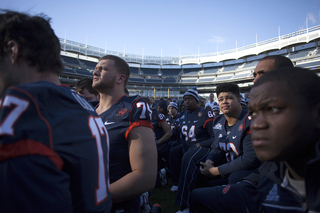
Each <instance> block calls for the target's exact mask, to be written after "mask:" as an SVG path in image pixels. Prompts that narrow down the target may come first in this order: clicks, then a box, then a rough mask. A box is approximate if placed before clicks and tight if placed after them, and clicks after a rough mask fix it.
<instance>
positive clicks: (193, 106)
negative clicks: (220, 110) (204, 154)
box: [169, 87, 214, 191]
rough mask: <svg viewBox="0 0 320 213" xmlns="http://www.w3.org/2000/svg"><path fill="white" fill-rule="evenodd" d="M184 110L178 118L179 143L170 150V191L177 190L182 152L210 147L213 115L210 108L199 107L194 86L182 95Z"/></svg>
mask: <svg viewBox="0 0 320 213" xmlns="http://www.w3.org/2000/svg"><path fill="white" fill-rule="evenodd" d="M183 100H184V105H185V107H186V109H187V110H186V111H184V112H183V113H182V114H181V117H180V118H179V129H180V131H181V132H180V135H181V138H180V141H181V145H178V146H176V147H173V148H172V149H171V150H170V158H169V164H170V174H171V178H172V183H173V186H172V188H171V191H176V190H177V188H178V187H177V185H178V181H179V176H180V169H181V161H182V157H183V155H184V153H186V152H187V151H188V150H191V149H194V148H196V147H199V146H204V147H210V145H211V143H212V136H213V129H212V123H213V120H214V115H213V112H212V111H211V110H205V109H203V108H200V107H199V105H198V103H199V96H198V91H197V88H196V87H193V88H191V89H189V90H188V91H186V92H185V93H184V95H183Z"/></svg>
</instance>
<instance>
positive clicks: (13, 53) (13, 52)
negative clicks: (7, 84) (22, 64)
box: [7, 40, 19, 64]
mask: <svg viewBox="0 0 320 213" xmlns="http://www.w3.org/2000/svg"><path fill="white" fill-rule="evenodd" d="M7 46H8V50H9V54H10V61H11V63H12V64H14V63H16V62H17V61H18V58H19V46H18V44H17V42H15V41H13V40H10V41H8V43H7Z"/></svg>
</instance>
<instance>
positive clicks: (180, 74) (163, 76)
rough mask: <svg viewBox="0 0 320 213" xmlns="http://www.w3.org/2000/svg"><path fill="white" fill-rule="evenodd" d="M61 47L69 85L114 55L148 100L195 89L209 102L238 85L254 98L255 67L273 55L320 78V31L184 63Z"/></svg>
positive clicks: (133, 89) (135, 90) (133, 88)
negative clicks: (222, 87)
mask: <svg viewBox="0 0 320 213" xmlns="http://www.w3.org/2000/svg"><path fill="white" fill-rule="evenodd" d="M60 44H61V58H62V61H63V63H64V65H65V69H64V71H63V73H62V75H61V76H60V79H61V81H62V82H63V83H65V84H69V85H71V86H74V85H75V83H76V82H77V81H78V80H79V79H81V78H84V77H87V76H93V75H92V72H93V70H94V67H95V65H96V64H97V62H98V59H99V58H100V57H102V56H104V55H107V54H112V55H116V56H119V57H121V58H123V59H124V60H125V61H126V62H127V63H128V64H129V66H130V72H131V75H130V78H129V82H128V85H127V88H128V90H129V92H130V95H135V94H139V95H141V96H144V97H146V96H149V97H150V96H153V97H155V98H160V97H164V98H166V97H176V98H181V97H182V95H183V93H184V92H185V91H186V90H187V89H188V88H190V87H191V86H196V87H197V88H198V91H199V93H200V94H202V95H204V96H207V95H208V93H210V92H215V88H216V86H217V85H218V84H221V83H224V82H235V83H237V84H238V85H239V86H240V88H241V92H242V93H244V92H248V91H249V90H250V88H251V86H252V80H253V75H252V74H253V70H254V68H255V66H256V65H257V63H258V61H259V60H260V59H261V58H263V57H265V56H267V55H284V56H286V57H288V58H290V59H291V60H292V61H293V63H294V65H295V66H298V67H303V68H308V69H312V70H314V71H315V72H316V73H318V75H320V50H319V45H320V25H318V26H314V27H311V28H308V29H303V30H300V31H297V32H293V33H290V34H286V35H282V36H279V37H276V38H272V39H269V40H266V41H262V42H257V43H254V44H251V45H247V46H244V47H239V48H236V49H232V50H227V51H221V52H213V53H208V54H198V55H188V56H179V57H175V56H172V57H171V56H165V57H159V56H148V55H137V54H126V53H124V52H116V51H111V50H106V49H102V48H98V47H93V46H90V45H86V44H82V43H78V42H74V41H70V40H66V39H62V38H60Z"/></svg>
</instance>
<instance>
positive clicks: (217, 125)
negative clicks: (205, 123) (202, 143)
mask: <svg viewBox="0 0 320 213" xmlns="http://www.w3.org/2000/svg"><path fill="white" fill-rule="evenodd" d="M225 121H226V117H225V116H224V114H219V115H217V117H216V118H215V119H214V121H213V129H217V130H222V128H223V126H224V123H225Z"/></svg>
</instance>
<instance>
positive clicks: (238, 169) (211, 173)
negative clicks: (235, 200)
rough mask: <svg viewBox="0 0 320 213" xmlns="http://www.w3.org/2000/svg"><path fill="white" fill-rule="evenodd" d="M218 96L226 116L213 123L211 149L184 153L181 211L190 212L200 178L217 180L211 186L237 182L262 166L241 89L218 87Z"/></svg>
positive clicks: (227, 84) (178, 197) (222, 115)
mask: <svg viewBox="0 0 320 213" xmlns="http://www.w3.org/2000/svg"><path fill="white" fill-rule="evenodd" d="M216 93H217V97H218V103H219V107H220V110H221V112H222V113H223V114H220V115H218V116H217V117H216V118H215V120H214V122H213V130H214V138H213V139H212V140H213V143H212V145H211V148H207V147H201V146H200V147H198V148H196V149H194V150H191V151H189V152H187V153H185V155H184V157H183V160H182V167H181V175H180V179H179V186H178V193H177V197H176V202H175V203H176V204H177V205H179V206H180V207H181V208H180V212H183V211H186V209H188V207H189V196H190V193H191V191H192V190H193V189H194V188H195V187H196V184H198V183H197V180H203V178H202V177H201V175H204V176H206V177H209V178H214V179H215V180H214V181H213V182H211V183H210V185H215V184H216V185H219V184H221V183H223V182H228V181H229V182H237V181H240V179H241V177H245V176H247V175H248V174H250V173H252V172H253V171H254V170H255V169H257V168H258V167H259V165H260V161H259V160H258V159H257V157H256V155H255V153H254V150H253V147H252V144H251V135H250V119H249V118H248V114H247V111H246V110H243V109H242V107H241V104H240V103H241V100H240V92H239V86H238V85H236V84H233V83H224V84H219V85H218V86H217V89H216ZM199 164H200V165H201V166H200V168H199ZM200 172H201V174H200ZM198 176H200V177H198ZM197 178H198V179H197ZM221 178H222V179H221ZM199 184H201V185H205V183H199Z"/></svg>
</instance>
